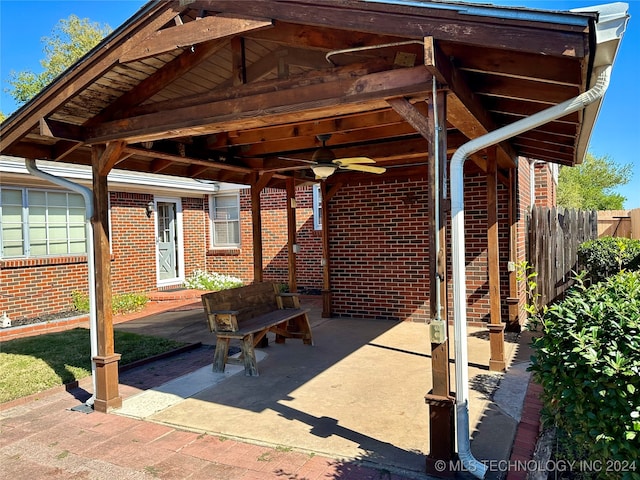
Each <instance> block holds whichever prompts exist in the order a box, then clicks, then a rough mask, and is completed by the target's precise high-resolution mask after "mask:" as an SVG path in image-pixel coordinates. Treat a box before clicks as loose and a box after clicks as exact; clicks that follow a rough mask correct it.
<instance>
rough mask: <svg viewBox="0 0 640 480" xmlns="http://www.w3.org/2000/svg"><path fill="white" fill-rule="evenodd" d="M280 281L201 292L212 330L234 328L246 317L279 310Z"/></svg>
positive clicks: (226, 330) (231, 329) (249, 317)
mask: <svg viewBox="0 0 640 480" xmlns="http://www.w3.org/2000/svg"><path fill="white" fill-rule="evenodd" d="M277 288H278V287H277V285H275V284H274V283H272V282H259V283H253V284H251V285H246V286H244V287H237V288H231V289H228V290H220V291H219V292H211V293H205V294H204V295H202V305H203V306H204V310H205V312H206V314H207V320H208V321H209V328H210V329H211V331H225V332H234V331H237V330H238V329H239V328H241V327H242V323H243V322H244V321H247V320H250V319H252V318H255V317H257V316H259V315H262V314H265V313H269V312H273V311H274V310H278V309H279V308H280V306H279V305H278V298H277V295H276V294H277V291H278V290H277ZM220 311H237V312H238V313H237V314H236V315H225V314H223V315H212V312H220Z"/></svg>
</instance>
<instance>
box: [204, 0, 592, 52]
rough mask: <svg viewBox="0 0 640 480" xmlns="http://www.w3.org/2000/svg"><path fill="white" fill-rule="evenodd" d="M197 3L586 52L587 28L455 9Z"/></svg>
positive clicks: (332, 23)
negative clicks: (510, 19) (515, 20)
mask: <svg viewBox="0 0 640 480" xmlns="http://www.w3.org/2000/svg"><path fill="white" fill-rule="evenodd" d="M196 3H197V4H198V5H202V6H203V8H208V9H209V10H215V11H217V12H224V13H235V14H239V15H251V16H254V17H269V18H273V19H276V20H278V21H284V22H291V23H301V24H306V25H309V24H311V25H320V26H322V27H325V26H329V27H330V28H335V29H346V30H351V31H359V32H373V33H377V34H382V35H398V36H401V37H405V38H406V37H413V38H423V37H424V36H433V37H435V38H437V39H439V40H450V41H453V42H459V43H469V44H471V45H477V46H480V47H490V48H498V49H506V50H512V51H520V52H530V53H535V54H538V55H553V56H558V57H565V56H575V57H579V58H582V57H584V56H585V55H586V53H587V49H588V45H587V42H588V39H587V38H586V35H585V33H584V26H579V25H578V26H566V25H561V26H560V25H555V24H546V25H544V26H540V25H539V24H533V25H532V24H531V23H529V24H526V23H524V22H520V24H519V25H515V24H513V23H509V22H506V21H504V20H502V21H500V20H496V19H492V18H490V17H481V18H478V17H473V16H471V15H465V14H460V13H458V12H456V11H452V10H450V11H446V10H438V11H437V12H436V13H434V12H433V10H432V9H428V8H421V7H410V6H406V5H391V4H384V5H383V6H382V5H381V4H376V3H375V2H357V4H355V2H354V3H349V4H348V6H347V7H345V6H344V5H339V3H340V2H335V3H332V4H327V3H319V2H318V1H317V0H299V1H297V2H295V3H293V2H289V1H273V0H252V1H251V2H239V1H238V0H216V1H215V2H214V1H211V0H209V1H198V2H196ZM348 7H351V8H348Z"/></svg>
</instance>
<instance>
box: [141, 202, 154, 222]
mask: <svg viewBox="0 0 640 480" xmlns="http://www.w3.org/2000/svg"><path fill="white" fill-rule="evenodd" d="M144 209H145V212H146V213H147V218H151V215H153V212H155V210H156V206H155V204H154V203H153V200H150V201H149V203H147V206H146V207H145V208H144Z"/></svg>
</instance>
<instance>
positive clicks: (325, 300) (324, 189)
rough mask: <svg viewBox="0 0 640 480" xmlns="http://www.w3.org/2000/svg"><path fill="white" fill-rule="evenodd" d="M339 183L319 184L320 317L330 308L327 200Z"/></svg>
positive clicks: (330, 310)
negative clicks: (332, 184) (320, 209)
mask: <svg viewBox="0 0 640 480" xmlns="http://www.w3.org/2000/svg"><path fill="white" fill-rule="evenodd" d="M340 186H341V184H336V185H334V186H333V187H331V188H329V186H328V185H327V183H326V182H322V183H321V184H320V194H321V196H322V198H321V201H322V318H329V317H331V314H332V308H331V261H330V257H331V252H330V250H329V200H331V197H333V196H334V195H335V193H336V192H337V191H338V189H339V188H340Z"/></svg>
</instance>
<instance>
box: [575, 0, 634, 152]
mask: <svg viewBox="0 0 640 480" xmlns="http://www.w3.org/2000/svg"><path fill="white" fill-rule="evenodd" d="M594 11H595V12H597V14H598V15H597V19H596V20H594V22H593V26H592V28H591V29H590V30H591V32H592V37H593V44H594V46H595V51H594V53H593V57H592V62H593V63H592V68H591V73H590V77H589V86H591V85H593V84H594V83H595V81H596V78H597V76H598V74H599V72H600V70H601V69H602V68H603V67H605V66H607V65H614V61H615V58H616V55H617V54H618V50H619V48H620V42H621V41H622V36H623V35H624V32H625V30H626V28H627V22H628V21H629V5H628V4H627V3H623V2H616V3H610V4H606V5H597V6H592V7H585V8H578V9H574V10H572V12H576V13H588V12H594ZM605 96H606V95H605ZM603 100H604V97H601V98H600V99H599V100H598V101H596V102H594V103H592V104H591V105H589V106H588V107H587V108H585V109H584V116H583V122H582V129H581V131H580V135H579V136H578V139H577V142H576V154H575V163H576V164H580V163H582V161H583V160H584V157H585V156H586V154H587V149H588V148H589V142H590V140H591V135H592V134H593V129H594V127H595V124H596V121H597V119H598V115H599V113H600V108H601V106H602V102H603Z"/></svg>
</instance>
